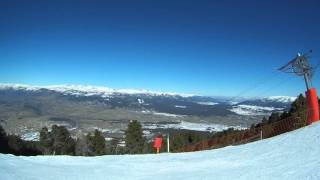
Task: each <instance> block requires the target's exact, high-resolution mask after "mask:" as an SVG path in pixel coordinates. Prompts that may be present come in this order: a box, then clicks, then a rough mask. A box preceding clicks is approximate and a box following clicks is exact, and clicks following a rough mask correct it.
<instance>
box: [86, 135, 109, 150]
mask: <svg viewBox="0 0 320 180" xmlns="http://www.w3.org/2000/svg"><path fill="white" fill-rule="evenodd" d="M87 142H88V154H89V155H90V156H99V155H104V154H106V140H105V138H104V136H103V134H102V133H101V132H100V131H98V130H95V131H94V135H93V136H91V134H90V133H89V134H88V135H87Z"/></svg>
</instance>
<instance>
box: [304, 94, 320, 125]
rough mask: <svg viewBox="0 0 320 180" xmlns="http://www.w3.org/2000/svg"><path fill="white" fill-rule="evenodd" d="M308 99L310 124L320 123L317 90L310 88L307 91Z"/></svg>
mask: <svg viewBox="0 0 320 180" xmlns="http://www.w3.org/2000/svg"><path fill="white" fill-rule="evenodd" d="M306 97H307V119H308V124H312V123H314V122H316V121H319V103H318V96H317V91H316V89H315V88H310V89H308V90H307V91H306Z"/></svg>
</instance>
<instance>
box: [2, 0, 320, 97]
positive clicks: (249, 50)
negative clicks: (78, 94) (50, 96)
mask: <svg viewBox="0 0 320 180" xmlns="http://www.w3.org/2000/svg"><path fill="white" fill-rule="evenodd" d="M319 21H320V1H319V0H314V1H308V0H301V1H294V0H288V1H285V0H275V1H256V0H253V1H238V0H234V1H214V0H211V1H201V0H200V1H196V0H193V1H189V0H169V1H166V0H161V1H160V0H159V1H156V0H146V1H140V0H137V1H133V0H130V1H122V0H115V1H107V0H101V1H96V0H87V1H81V0H61V1H60V0H53V1H49V0H48V1H47V0H45V1H43V0H39V1H32V0H28V1H25V0H20V1H16V0H1V1H0V82H1V83H24V84H34V85H50V84H88V85H100V86H107V87H111V88H135V89H149V90H159V91H171V92H183V93H195V94H202V95H214V96H221V95H222V96H238V95H241V96H268V95H291V96H296V95H297V94H299V93H303V92H304V90H305V86H304V82H303V79H302V78H301V77H295V76H293V75H291V74H284V73H281V72H278V71H277V70H276V69H277V68H278V67H280V66H282V65H284V64H285V63H286V62H288V61H289V60H291V59H292V58H293V57H295V55H296V53H297V52H306V51H308V50H310V49H313V54H312V59H311V60H312V62H314V64H316V63H317V62H319V61H320V22H319ZM313 82H314V83H313V84H314V86H315V87H317V88H320V83H319V73H316V74H315V77H314V79H313ZM319 91H320V90H319Z"/></svg>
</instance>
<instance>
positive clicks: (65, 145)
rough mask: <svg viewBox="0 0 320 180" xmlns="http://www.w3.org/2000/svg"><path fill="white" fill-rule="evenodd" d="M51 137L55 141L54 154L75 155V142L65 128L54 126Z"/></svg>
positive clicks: (53, 145)
mask: <svg viewBox="0 0 320 180" xmlns="http://www.w3.org/2000/svg"><path fill="white" fill-rule="evenodd" d="M49 137H50V138H52V139H50V138H49V139H50V140H53V144H52V150H53V154H58V155H74V147H75V141H74V140H73V139H72V137H71V135H70V133H69V131H68V130H67V129H66V128H65V127H64V126H57V125H53V126H52V131H51V132H50V133H49Z"/></svg>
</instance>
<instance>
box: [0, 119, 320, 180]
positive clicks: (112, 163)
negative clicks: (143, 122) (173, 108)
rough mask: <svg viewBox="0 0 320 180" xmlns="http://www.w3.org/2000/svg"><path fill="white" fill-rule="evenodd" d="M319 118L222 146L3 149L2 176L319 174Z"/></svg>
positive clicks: (244, 176) (295, 176) (245, 176)
mask: <svg viewBox="0 0 320 180" xmlns="http://www.w3.org/2000/svg"><path fill="white" fill-rule="evenodd" d="M319 132H320V124H319V123H315V124H313V125H311V126H308V127H306V128H302V129H299V130H296V131H294V132H289V133H286V134H283V135H280V136H277V137H274V138H270V139H266V140H262V141H258V142H255V143H250V144H246V145H240V146H229V147H226V148H222V149H216V150H209V151H202V152H192V153H180V154H175V153H171V154H160V155H152V154H150V155H122V156H100V157H71V156H36V157H17V156H13V155H3V154H0V162H1V163H0V179H4V180H11V179H12V180H18V179H32V180H37V179H39V180H40V179H41V180H43V179H46V180H51V179H52V180H57V179H59V180H61V179H68V180H70V179H112V180H117V179H125V180H129V179H153V180H154V179H161V180H163V179H175V180H178V179H183V180H186V179H190V180H191V179H192V180H193V179H246V180H247V179H268V180H269V179H281V180H283V179H290V180H292V179H320V158H319V157H320V133H319Z"/></svg>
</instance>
